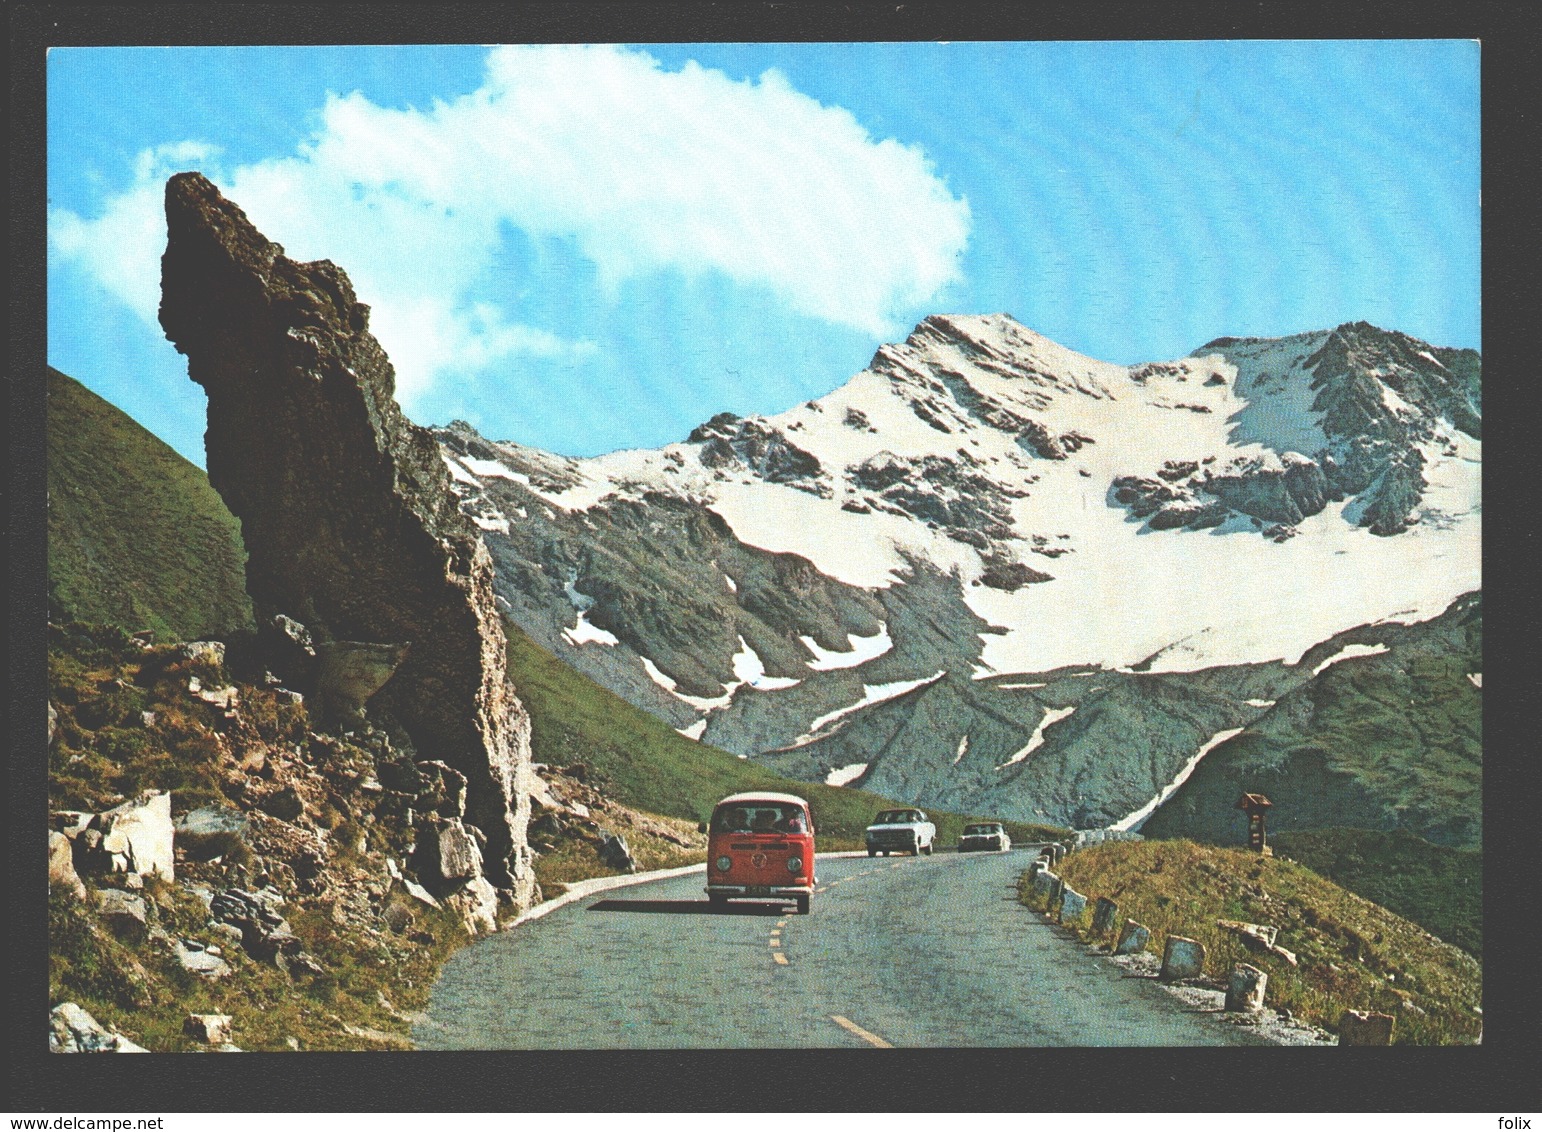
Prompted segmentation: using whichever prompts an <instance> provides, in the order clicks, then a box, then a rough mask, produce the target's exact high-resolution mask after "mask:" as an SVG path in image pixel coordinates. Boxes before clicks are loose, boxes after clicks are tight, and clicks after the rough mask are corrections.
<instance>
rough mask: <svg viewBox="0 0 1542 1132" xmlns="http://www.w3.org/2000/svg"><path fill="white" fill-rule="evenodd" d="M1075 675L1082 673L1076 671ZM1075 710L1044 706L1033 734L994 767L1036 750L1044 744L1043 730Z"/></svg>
mask: <svg viewBox="0 0 1542 1132" xmlns="http://www.w3.org/2000/svg"><path fill="white" fill-rule="evenodd" d="M1077 675H1082V674H1081V673H1077ZM1075 711H1076V708H1075V707H1074V706H1072V707H1064V708H1046V709H1045V711H1044V718H1043V719H1041V720H1039V725H1038V726H1037V727H1035V728H1034V729H1033V734H1032V735H1030V736H1029V737H1028V742H1027V743H1026V744H1025V745H1024V747H1023V749H1022V750H1020V751H1018V752H1017V753H1016V754H1015V755H1013V756H1012V757H1011V758H1010V759H1008V760H1007V761H1006V762H1004V763H1002V764H1001V765H1000V766H998V767H997V768H996V769H997V770H1004V769H1006V768H1007V767H1009V766H1011V765H1012V764H1013V763H1020V762H1022V761H1023V760H1024V759H1026V758H1027V757H1028V756H1029V755H1031V754H1033V752H1035V751H1037V750H1038V749H1039V748H1040V747H1042V746H1043V745H1044V732H1045V731H1047V730H1048V729H1049V728H1050V727H1051V726H1052V725H1053V724H1056V723H1059V722H1060V721H1061V720H1062V719H1065V718H1067V717H1069V716H1070V715H1071V714H1072V713H1073V712H1075Z"/></svg>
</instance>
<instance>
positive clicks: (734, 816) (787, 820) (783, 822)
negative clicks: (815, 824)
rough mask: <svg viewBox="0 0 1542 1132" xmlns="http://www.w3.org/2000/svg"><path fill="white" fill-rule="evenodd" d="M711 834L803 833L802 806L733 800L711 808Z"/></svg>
mask: <svg viewBox="0 0 1542 1132" xmlns="http://www.w3.org/2000/svg"><path fill="white" fill-rule="evenodd" d="M712 832H713V833H807V832H808V819H807V818H806V817H805V816H804V813H803V807H801V806H794V805H790V804H784V803H781V802H748V803H735V804H733V805H730V806H719V807H718V808H717V809H715V810H713V811H712Z"/></svg>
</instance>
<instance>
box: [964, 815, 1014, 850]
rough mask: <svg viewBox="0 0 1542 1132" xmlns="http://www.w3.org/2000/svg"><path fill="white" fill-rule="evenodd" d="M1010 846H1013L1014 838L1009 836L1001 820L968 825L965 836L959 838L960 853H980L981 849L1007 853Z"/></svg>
mask: <svg viewBox="0 0 1542 1132" xmlns="http://www.w3.org/2000/svg"><path fill="white" fill-rule="evenodd" d="M1010 848H1012V839H1011V838H1010V837H1008V836H1007V831H1006V830H1005V829H1004V828H1002V825H1001V823H1000V822H999V821H982V822H975V823H974V824H973V825H966V826H965V827H964V833H963V836H962V837H960V838H959V839H958V851H959V852H960V853H978V852H980V851H981V850H984V851H986V852H991V853H1005V852H1006V851H1007V850H1008V849H1010Z"/></svg>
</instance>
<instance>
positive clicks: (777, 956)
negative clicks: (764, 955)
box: [771, 951, 787, 967]
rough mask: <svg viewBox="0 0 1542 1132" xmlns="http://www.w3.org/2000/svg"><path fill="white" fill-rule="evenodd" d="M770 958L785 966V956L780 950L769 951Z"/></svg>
mask: <svg viewBox="0 0 1542 1132" xmlns="http://www.w3.org/2000/svg"><path fill="white" fill-rule="evenodd" d="M771 958H772V959H775V960H776V961H777V962H778V963H780V964H781V965H782V966H783V967H785V966H787V956H785V955H783V954H782V953H781V952H780V951H773V952H772V953H771Z"/></svg>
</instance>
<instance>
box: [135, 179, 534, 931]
mask: <svg viewBox="0 0 1542 1132" xmlns="http://www.w3.org/2000/svg"><path fill="white" fill-rule="evenodd" d="M166 228H167V245H166V253H165V255H164V256H163V257H162V260H161V307H160V320H161V325H162V327H163V328H164V329H165V331H166V335H167V337H168V338H169V339H170V340H171V341H172V342H173V343H174V344H175V345H176V348H177V350H178V351H179V352H181V353H183V354H185V355H186V356H187V359H188V375H189V377H191V378H192V380H193V381H195V382H196V383H198V384H199V385H201V386H202V387H203V388H204V390H205V391H206V393H207V394H208V430H207V433H206V435H205V448H206V451H207V457H208V471H209V480H210V482H211V483H212V484H213V486H214V487H215V489H216V490H217V491H219V493H220V495H221V496H222V497H223V498H224V500H225V503H226V504H227V506H229V508H230V510H231V511H232V512H233V513H234V514H235V516H236V517H237V518H238V519H239V520H240V522H241V529H242V534H243V538H244V539H245V542H246V550H247V555H248V559H247V565H246V577H247V589H248V591H249V593H250V594H251V598H252V604H253V607H254V612H255V614H256V621H257V624H258V626H259V627H260V631H262V632H263V633H265V634H266V635H269V636H273V637H275V638H276V637H278V636H279V635H280V634H279V633H278V630H277V629H276V628H274V626H275V619H276V617H278V616H280V615H282V616H284V617H287V618H290V619H291V620H294V619H298V622H301V623H303V626H304V629H305V632H306V633H307V634H308V636H309V638H310V639H311V641H312V642H313V648H314V650H315V651H316V652H317V653H318V654H319V653H320V652H321V651H323V648H322V646H325V645H327V644H329V643H337V642H404V641H412V642H413V647H412V648H411V649H410V650H409V651H408V652H407V653H406V655H405V657H404V658H402V660H401V666H400V667H399V668H397V669H396V671H395V674H394V675H393V676H391V677H390V679H389V681H388V682H387V683H385V685H384V686H383V687H381V688H380V689H379V691H377V692H375V693H374V695H373V696H371V697H370V699H369V704H368V710H369V712H370V713H371V717H372V718H373V717H374V716H376V715H377V714H378V716H379V718H380V719H382V720H389V722H390V724H391V725H392V726H394V727H398V728H400V730H401V731H402V732H403V733H405V735H406V736H407V738H408V739H409V740H410V742H411V745H412V747H413V748H414V749H415V750H416V751H417V752H419V753H420V755H421V756H422V757H424V758H428V759H440V760H443V761H444V762H446V763H448V764H449V765H451V766H453V767H454V768H455V769H456V770H458V771H460V772H461V773H462V774H464V775H465V777H466V816H467V817H468V818H469V819H470V820H471V821H472V822H474V823H475V824H476V825H477V826H478V827H480V828H481V829H482V830H483V831H484V832H485V834H486V835H487V838H488V851H487V853H486V856H485V868H486V873H487V876H488V878H489V879H490V880H491V881H492V882H493V883H495V884H497V885H500V886H507V887H508V889H509V890H510V897H511V899H512V901H513V902H514V904H515V905H516V906H517V907H520V908H523V907H525V906H527V905H528V903H529V901H530V899H531V897H532V896H533V895H534V891H535V876H534V871H533V869H532V867H531V859H532V858H531V853H530V848H529V845H528V843H527V840H526V825H527V823H528V821H529V813H530V808H529V798H528V795H527V794H526V792H525V789H524V783H525V779H526V777H527V775H528V774H529V773H530V718H529V715H528V713H527V712H526V711H525V709H524V706H523V705H522V704H521V703H520V701H519V698H518V697H517V695H516V694H515V690H514V687H513V685H512V684H511V682H510V680H509V676H508V671H507V667H506V665H507V661H506V655H505V645H506V642H505V638H504V632H503V624H502V615H501V613H500V611H499V608H498V604H497V600H496V597H495V595H494V591H493V567H492V559H491V557H490V555H489V553H488V551H487V548H486V546H485V545H484V544H483V542H482V539H481V536H480V533H479V532H478V530H477V529H476V527H475V526H474V525H473V524H472V522H471V520H470V519H468V518H467V517H466V516H465V515H463V514H462V513H461V511H460V508H459V501H458V498H457V496H456V495H455V493H454V491H453V490H452V487H451V480H450V475H449V472H448V470H447V469H446V467H445V464H444V460H443V459H442V458H441V456H440V454H439V448H438V444H437V443H436V441H435V440H434V437H433V435H432V434H431V433H429V432H428V431H427V430H425V429H422V428H420V427H418V426H416V425H414V424H412V423H411V422H410V421H408V420H407V419H406V418H405V417H404V416H403V415H402V412H401V409H400V407H399V406H398V405H397V403H396V399H395V384H396V379H395V373H394V371H393V369H392V367H391V363H390V361H389V360H388V359H387V358H386V355H385V352H384V350H382V349H381V347H380V344H379V342H378V341H376V339H375V338H374V336H373V335H372V334H370V333H369V329H368V326H369V308H368V307H366V306H365V305H364V304H362V303H360V302H359V301H358V300H357V298H356V297H355V295H354V291H353V287H352V285H351V284H350V282H349V280H348V277H347V276H346V275H345V274H344V273H343V272H342V271H341V270H340V269H339V268H337V267H336V266H335V265H334V264H332V263H329V262H326V261H317V262H313V263H298V262H295V261H294V260H291V259H289V258H287V257H286V256H285V255H284V254H283V249H282V248H281V247H279V246H278V245H277V244H275V243H273V242H272V241H270V240H268V239H267V238H266V237H265V236H263V235H262V233H261V232H259V231H258V230H257V229H256V228H255V227H254V226H253V225H252V223H251V222H250V221H249V220H248V219H247V217H246V215H245V214H244V213H243V212H242V211H241V209H240V208H239V207H237V206H236V205H235V204H233V203H232V202H230V201H228V200H226V199H225V198H224V197H223V196H222V195H221V194H220V192H219V190H218V189H216V188H215V187H214V185H213V184H212V183H210V182H209V181H208V180H207V179H206V178H205V177H203V176H201V175H200V174H197V173H179V174H177V175H176V176H174V177H172V178H171V179H170V180H169V181H168V182H167V185H166ZM285 639H286V640H287V641H288V643H289V644H290V646H291V651H294V648H293V646H294V645H295V640H294V638H293V637H286V638H285ZM301 667H303V665H301ZM273 670H274V671H275V672H276V673H277V674H278V675H279V676H280V677H281V678H282V679H283V680H284V682H285V683H286V684H288V685H291V686H300V687H305V688H308V687H309V684H308V683H307V682H306V678H307V677H306V674H305V673H304V672H300V673H298V675H296V674H295V673H292V672H291V671H289V670H286V669H285V668H283V667H282V666H278V667H274V668H273Z"/></svg>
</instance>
